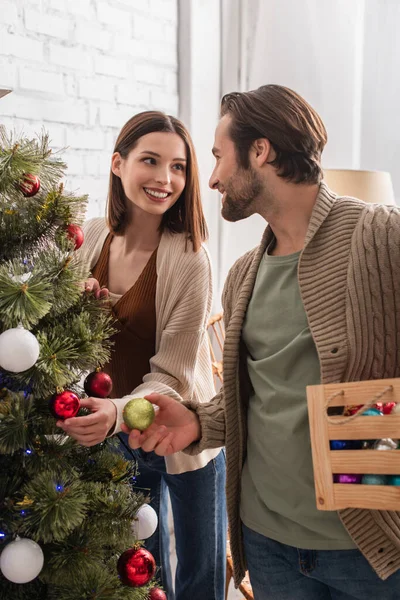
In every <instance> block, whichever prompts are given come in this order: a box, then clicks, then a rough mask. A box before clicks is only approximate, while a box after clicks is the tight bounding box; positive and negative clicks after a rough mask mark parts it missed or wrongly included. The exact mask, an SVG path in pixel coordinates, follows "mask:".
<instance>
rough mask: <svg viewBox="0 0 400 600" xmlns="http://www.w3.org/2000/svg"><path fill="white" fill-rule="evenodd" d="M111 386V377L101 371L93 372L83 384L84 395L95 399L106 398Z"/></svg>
mask: <svg viewBox="0 0 400 600" xmlns="http://www.w3.org/2000/svg"><path fill="white" fill-rule="evenodd" d="M112 386H113V383H112V379H111V377H110V376H109V375H107V373H104V372H103V371H93V373H90V374H89V375H88V376H87V377H86V379H85V381H84V383H83V387H84V390H85V392H86V394H87V395H88V396H94V397H95V398H107V396H109V395H110V393H111V390H112Z"/></svg>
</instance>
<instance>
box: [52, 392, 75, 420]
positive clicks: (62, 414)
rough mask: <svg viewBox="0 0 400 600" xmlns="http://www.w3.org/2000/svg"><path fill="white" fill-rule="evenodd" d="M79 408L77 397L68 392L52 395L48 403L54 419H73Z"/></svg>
mask: <svg viewBox="0 0 400 600" xmlns="http://www.w3.org/2000/svg"><path fill="white" fill-rule="evenodd" d="M79 407H80V400H79V397H78V396H77V395H76V394H74V392H71V391H70V390H64V391H63V392H60V393H59V394H54V396H52V397H51V399H50V402H49V408H50V411H51V413H52V414H53V416H54V417H55V418H56V419H62V420H64V419H69V418H70V417H75V415H76V414H77V412H78V410H79Z"/></svg>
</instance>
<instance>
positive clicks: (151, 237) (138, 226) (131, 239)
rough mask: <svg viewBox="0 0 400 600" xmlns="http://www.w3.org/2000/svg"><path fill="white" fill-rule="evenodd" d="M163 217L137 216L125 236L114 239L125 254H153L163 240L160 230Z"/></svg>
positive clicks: (129, 224)
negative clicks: (138, 252) (137, 252)
mask: <svg viewBox="0 0 400 600" xmlns="http://www.w3.org/2000/svg"><path fill="white" fill-rule="evenodd" d="M160 224H161V217H159V216H158V215H147V214H145V215H143V216H140V217H137V216H135V219H134V220H131V222H130V223H128V224H127V226H126V228H125V231H124V234H123V235H122V236H118V237H116V238H114V242H115V241H116V240H118V242H117V243H118V245H119V246H120V249H121V250H122V252H123V253H124V254H129V253H131V252H136V251H140V252H152V251H153V250H155V249H156V248H157V246H158V245H159V243H160V239H161V232H160V230H159V228H160Z"/></svg>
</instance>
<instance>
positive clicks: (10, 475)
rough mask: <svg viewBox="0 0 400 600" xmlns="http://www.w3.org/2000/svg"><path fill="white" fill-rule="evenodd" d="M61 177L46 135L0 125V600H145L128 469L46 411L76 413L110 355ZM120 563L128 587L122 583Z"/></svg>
mask: <svg viewBox="0 0 400 600" xmlns="http://www.w3.org/2000/svg"><path fill="white" fill-rule="evenodd" d="M65 169H66V165H65V164H64V163H63V162H62V160H61V159H60V158H59V157H58V156H57V155H54V154H52V152H51V150H50V149H49V140H48V137H47V135H45V134H42V135H40V136H38V138H37V139H34V140H30V139H13V136H12V135H7V133H6V131H5V129H4V128H2V127H1V126H0V552H1V554H0V570H1V573H0V600H11V599H12V600H39V599H40V600H43V599H49V600H84V599H88V600H89V599H91V600H95V599H96V600H120V599H121V598H124V599H126V600H147V599H148V598H151V597H152V596H153V595H154V594H153V592H154V586H155V585H156V584H155V582H154V579H153V578H152V577H153V574H154V565H152V564H151V561H149V560H148V558H149V557H148V556H146V555H145V557H144V559H142V560H140V559H141V557H142V555H143V554H145V552H146V551H143V549H141V548H140V547H139V546H138V545H135V544H136V543H137V540H136V539H135V535H134V530H133V526H132V524H133V523H134V522H135V518H137V513H138V510H139V509H140V507H141V506H142V505H143V502H144V497H143V495H142V494H141V493H135V492H134V491H132V486H131V481H132V478H134V476H135V473H134V467H133V466H132V463H129V462H126V461H125V460H124V459H123V457H121V455H120V454H118V453H117V452H115V450H114V447H113V442H112V441H106V442H104V443H103V444H99V445H98V446H95V447H93V448H83V447H81V446H79V445H78V444H76V443H75V441H74V440H72V439H71V438H68V437H66V436H65V435H60V433H62V432H61V431H60V429H58V428H57V427H56V420H57V419H56V418H55V416H54V415H53V414H52V411H53V412H55V414H56V415H60V414H61V416H66V415H68V414H70V415H73V414H74V412H76V411H77V410H78V409H79V397H81V396H82V394H83V390H82V389H81V387H80V381H82V378H83V376H84V374H85V373H88V372H91V371H94V370H95V369H96V368H98V367H100V366H101V365H102V364H104V363H105V362H106V361H107V359H108V358H109V352H110V346H109V342H108V339H109V337H110V334H111V333H112V331H113V325H112V323H111V321H110V317H109V312H108V310H106V308H105V306H104V305H102V304H101V302H100V301H98V300H96V299H95V298H94V297H93V296H92V295H87V294H85V293H84V292H83V291H82V282H83V281H84V278H85V277H86V276H87V273H84V272H83V271H82V266H81V264H80V262H79V260H78V259H77V254H76V253H75V251H76V249H77V248H78V246H79V244H80V243H82V230H81V229H80V227H79V224H80V223H81V222H82V220H83V217H84V212H85V206H86V202H87V198H86V197H76V196H75V195H73V194H70V193H67V192H66V191H65V190H64V187H63V184H62V177H63V175H64V171H65ZM77 397H78V398H77ZM63 411H64V412H63ZM68 411H70V412H68ZM81 413H82V410H81ZM132 548H133V549H132ZM129 549H131V550H129ZM121 555H122V559H121V558H120V557H121ZM127 555H129V556H128V558H129V559H131V558H132V556H134V555H135V556H134V558H138V563H137V564H138V570H137V574H138V575H139V577H138V578H137V579H136V583H139V586H138V587H132V586H131V584H130V585H124V583H123V582H124V576H123V570H124V568H125V567H126V564H125V563H126V562H127V560H128V558H127ZM124 557H125V559H126V560H125V562H124ZM150 558H151V559H152V557H151V555H150ZM145 559H146V560H145ZM128 562H129V561H128ZM117 564H118V567H117ZM35 569H36V571H37V572H35ZM125 583H126V582H125ZM158 591H160V592H161V590H158ZM161 594H162V592H161ZM154 597H156V596H155V595H154ZM159 597H162V596H159Z"/></svg>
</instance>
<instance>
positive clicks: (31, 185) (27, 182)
mask: <svg viewBox="0 0 400 600" xmlns="http://www.w3.org/2000/svg"><path fill="white" fill-rule="evenodd" d="M19 189H20V190H21V192H22V193H23V195H24V196H25V198H31V197H32V196H35V194H37V193H38V191H39V190H40V179H39V177H38V176H37V175H32V174H31V173H26V175H24V177H23V179H22V181H21V183H20V184H19Z"/></svg>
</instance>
